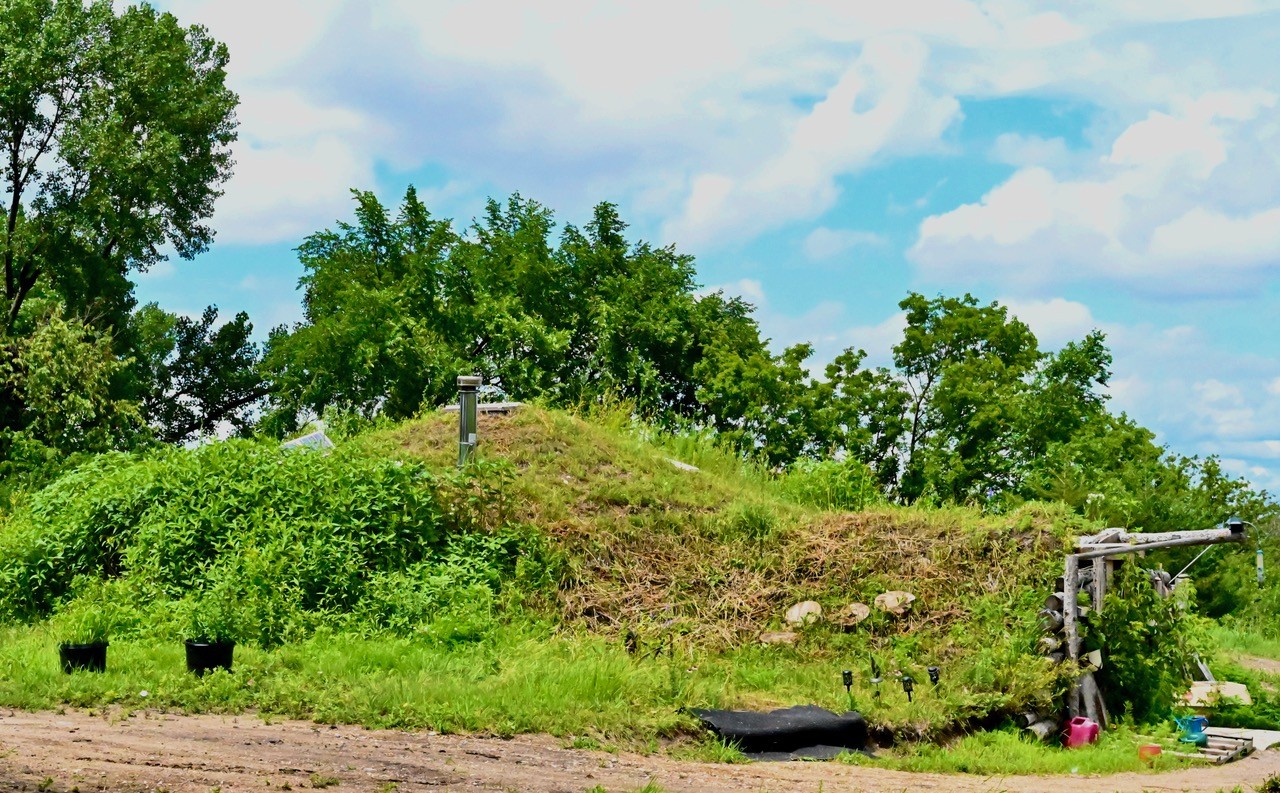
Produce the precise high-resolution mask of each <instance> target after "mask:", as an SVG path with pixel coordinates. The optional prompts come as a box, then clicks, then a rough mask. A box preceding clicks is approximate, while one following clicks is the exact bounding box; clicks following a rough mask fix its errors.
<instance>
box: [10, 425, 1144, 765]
mask: <svg viewBox="0 0 1280 793" xmlns="http://www.w3.org/2000/svg"><path fill="white" fill-rule="evenodd" d="M455 421H456V417H451V416H448V415H445V414H433V415H429V416H426V417H424V418H422V419H419V420H416V421H411V422H407V423H404V424H400V425H396V426H391V427H386V428H383V429H380V430H377V431H373V432H368V433H366V434H364V435H361V436H358V437H355V438H352V439H349V440H346V441H344V442H341V443H340V444H339V446H338V448H337V449H336V450H334V451H332V452H331V453H319V452H312V451H298V450H284V449H281V448H279V447H278V446H276V445H274V444H267V443H259V442H252V441H229V442H225V443H215V444H209V445H205V446H201V447H199V448H195V449H189V450H177V449H168V450H165V451H161V452H156V453H152V454H138V455H131V456H125V455H108V456H103V457H100V458H97V459H95V460H94V461H92V462H90V463H88V464H87V465H85V466H82V467H80V468H78V469H76V470H75V471H73V472H72V473H70V474H68V475H66V476H64V477H62V478H61V479H59V480H58V481H57V482H55V483H54V484H53V485H52V486H50V487H48V488H46V489H44V490H42V491H40V492H39V493H36V494H35V495H33V496H31V497H29V498H28V499H27V500H26V501H24V502H23V503H20V504H18V505H16V506H15V507H14V509H13V510H12V512H11V514H9V515H8V516H7V517H6V519H5V521H4V526H3V530H0V585H2V586H0V614H2V615H3V617H4V619H5V621H6V623H7V627H5V628H4V629H3V635H0V704H4V705H7V706H16V707H27V708H40V707H54V706H57V705H58V704H61V703H72V704H78V705H86V706H102V705H108V704H115V705H121V706H124V707H139V706H144V705H145V706H160V707H170V708H179V709H193V710H219V711H239V710H245V709H254V710H257V711H260V712H263V713H267V714H283V715H289V716H298V717H306V718H315V719H319V720H326V721H350V722H360V723H365V724H369V725H374V726H404V727H430V728H434V729H438V730H470V731H478V732H487V733H496V734H509V733H516V732H527V731H548V732H551V733H554V734H557V735H562V736H574V740H575V741H576V742H577V743H578V744H579V745H597V744H604V745H608V744H624V745H628V746H633V747H634V746H640V747H643V746H656V745H657V743H658V742H660V741H666V740H668V739H672V738H681V737H682V736H696V735H698V732H697V730H696V727H695V724H694V722H693V721H692V719H691V718H690V717H688V716H687V715H684V709H685V708H690V707H749V708H764V707H771V706H785V705H792V704H798V703H810V702H812V703H817V704H820V705H823V706H826V707H830V708H833V709H844V708H847V707H849V705H850V702H849V699H848V698H847V697H846V693H845V690H844V689H843V687H842V686H841V685H840V672H841V670H843V669H851V670H853V671H854V672H855V685H854V688H853V691H852V700H853V703H852V704H853V705H854V706H855V707H857V708H858V709H860V710H862V711H863V712H864V713H865V714H866V716H867V717H868V720H869V721H870V722H871V723H872V724H873V725H874V726H875V727H877V728H880V729H881V730H882V734H884V733H893V734H896V735H899V736H910V737H937V736H941V735H945V734H950V733H953V732H955V731H956V730H958V729H959V730H962V729H966V728H970V727H972V726H974V725H976V724H979V723H991V724H994V723H998V722H999V721H1001V720H1002V719H1003V718H1005V717H1007V716H1009V715H1011V714H1014V713H1018V712H1021V711H1024V710H1027V709H1031V708H1035V707H1037V706H1044V705H1046V704H1047V703H1048V702H1049V701H1050V700H1052V699H1053V698H1054V697H1055V696H1056V695H1057V694H1059V693H1060V691H1061V686H1062V685H1063V683H1064V681H1063V679H1062V676H1061V673H1060V672H1059V671H1057V670H1056V669H1055V668H1054V667H1052V666H1051V665H1050V664H1049V663H1048V662H1047V661H1046V660H1044V659H1043V658H1041V657H1040V656H1039V655H1038V654H1037V653H1036V652H1035V643H1036V640H1037V638H1038V637H1039V631H1038V626H1037V624H1036V616H1035V615H1036V611H1037V609H1038V608H1039V606H1040V603H1041V601H1042V600H1043V598H1044V595H1045V594H1046V591H1047V589H1048V587H1049V586H1050V585H1051V584H1052V581H1053V578H1054V576H1055V574H1056V571H1057V568H1058V566H1059V565H1060V564H1061V554H1062V549H1063V547H1064V543H1065V541H1066V539H1067V538H1068V537H1069V535H1070V534H1071V533H1073V532H1076V531H1081V530H1086V529H1087V527H1085V526H1083V525H1082V524H1081V522H1080V520H1079V519H1078V518H1077V517H1075V516H1073V515H1072V514H1071V513H1070V512H1069V511H1068V510H1066V509H1065V508H1059V507H1056V506H1051V505H1036V504H1032V505H1028V506H1025V507H1023V508H1021V509H1020V510H1018V511H1016V512H1014V513H1012V514H1008V515H983V514H981V513H979V512H977V511H972V510H967V509H961V508H953V509H941V510H937V509H924V508H919V509H917V508H903V507H893V506H888V505H883V504H881V505H870V506H868V507H866V508H864V509H862V510H861V511H859V512H856V513H849V512H840V511H836V510H831V509H826V508H821V507H818V506H814V505H813V503H812V502H813V501H814V499H813V498H812V493H813V492H815V486H814V485H815V483H814V482H813V481H805V482H798V481H795V480H794V479H793V480H792V481H788V478H787V477H778V476H775V475H772V474H770V473H769V472H766V471H763V470H760V469H757V468H755V467H753V466H751V465H746V464H743V463H742V462H741V461H740V460H738V459H735V458H734V457H732V456H731V455H728V454H725V453H724V452H722V451H721V450H719V449H718V448H717V447H716V446H715V445H714V444H709V443H706V442H703V441H699V440H698V439H696V438H670V437H663V436H658V435H655V434H653V433H646V432H641V431H637V430H635V429H634V428H631V427H628V426H625V425H624V422H622V421H621V420H620V419H617V418H613V419H609V418H608V417H606V419H605V420H601V421H584V420H582V419H580V418H576V417H574V416H571V415H569V414H566V413H560V412H554V411H545V410H541V409H536V408H531V407H529V408H525V409H523V410H521V411H519V412H517V413H515V414H513V415H511V416H496V415H494V416H485V417H483V418H482V421H481V437H482V446H481V450H482V453H481V459H480V460H479V461H478V462H477V463H476V464H475V465H473V466H471V467H470V468H468V469H467V470H466V471H464V472H462V473H459V472H456V471H455V470H454V466H453V462H454V459H455V455H456V446H455V443H456V440H455V438H456V436H455V433H456V424H455ZM673 460H678V461H679V462H682V463H685V464H687V465H693V466H696V467H697V469H698V470H688V469H687V466H686V467H678V466H677V465H675V464H674V463H673ZM815 475H816V474H814V473H813V472H812V471H808V472H798V473H797V474H796V475H795V476H809V477H811V478H812V477H813V476H815ZM821 484H822V483H821V482H819V483H818V485H821ZM837 485H838V483H837ZM833 486H835V485H833ZM816 490H817V491H821V490H822V487H817V488H816ZM835 501H837V502H838V501H839V499H835ZM823 503H833V502H831V501H827V502H823ZM898 589H900V590H906V591H909V592H911V593H913V594H914V595H916V598H917V600H916V601H915V603H914V604H913V606H912V608H911V609H910V610H909V611H908V612H907V613H906V614H905V615H902V616H894V615H892V614H889V613H885V612H883V611H880V610H878V609H874V608H873V609H872V614H871V616H870V617H869V618H867V619H866V620H864V621H862V622H860V623H858V624H856V625H850V626H843V625H839V624H837V622H836V621H834V620H826V621H820V622H817V623H814V624H811V625H806V626H802V627H799V628H794V629H792V630H795V632H796V633H797V637H796V640H795V642H794V643H792V644H785V643H784V644H771V645H766V644H763V643H761V642H760V640H759V637H760V635H761V633H762V632H766V631H780V630H783V629H785V628H786V627H787V626H785V625H784V624H783V614H784V612H785V610H786V609H787V607H788V606H790V605H791V604H793V603H795V602H797V601H800V600H810V599H811V600H816V601H818V602H819V603H820V604H821V605H822V606H823V608H824V610H825V611H826V613H827V614H828V615H835V616H838V615H839V614H840V613H841V612H842V609H844V607H846V606H848V605H849V604H851V603H866V604H870V603H872V602H873V600H874V598H875V597H876V595H878V594H880V593H882V592H885V591H888V590H898ZM202 633H203V634H211V633H218V634H219V635H222V636H226V637H228V638H234V639H236V640H237V641H238V642H239V645H238V647H237V657H236V662H235V664H236V665H235V672H234V673H233V674H230V675H229V674H225V673H215V674H212V675H209V676H206V677H204V678H196V677H194V676H191V675H188V674H186V673H185V672H184V670H183V668H182V664H181V652H182V651H181V645H180V640H181V639H185V638H193V636H194V635H196V634H202ZM90 634H101V635H106V636H109V638H110V640H111V643H112V644H111V650H110V653H111V655H110V660H109V671H108V672H107V673H106V674H105V675H87V674H77V675H63V674H61V673H60V672H59V670H58V668H57V663H56V644H57V643H58V642H59V641H66V640H69V639H72V638H85V637H86V636H88V635H90ZM873 657H874V658H875V659H876V660H877V662H878V664H879V668H880V669H881V670H882V672H883V674H884V677H886V678H888V681H887V682H886V683H885V684H884V685H883V686H882V687H881V691H880V695H879V696H875V690H874V689H873V687H872V686H871V684H870V683H869V678H870V677H871V674H870V661H871V659H872V658H873ZM928 666H938V667H940V668H941V683H940V685H938V686H937V687H936V688H935V687H932V686H930V685H929V684H928V683H924V682H923V681H926V680H927V675H926V673H925V668H926V667H928ZM896 672H906V673H909V674H910V675H911V676H913V677H914V678H915V679H916V680H917V681H922V682H921V684H919V685H918V686H917V691H916V695H915V697H914V701H913V702H911V703H908V701H907V699H906V697H905V695H904V694H903V692H902V691H901V689H900V688H899V687H898V685H897V683H896V680H895V678H894V677H893V673H896ZM144 692H145V693H144ZM698 740H701V739H698ZM694 745H696V746H702V747H703V748H702V749H700V750H699V751H703V752H706V751H710V752H711V753H712V755H713V756H716V753H717V752H719V751H720V750H719V749H716V748H714V747H712V746H710V745H709V744H706V743H696V742H695V744H694ZM1121 754H1123V753H1116V757H1117V758H1119V757H1120V756H1121ZM1124 756H1125V757H1128V755H1124ZM1116 762H1117V763H1118V764H1119V767H1125V766H1126V764H1127V763H1128V762H1129V761H1128V760H1125V761H1120V760H1117V761H1116Z"/></svg>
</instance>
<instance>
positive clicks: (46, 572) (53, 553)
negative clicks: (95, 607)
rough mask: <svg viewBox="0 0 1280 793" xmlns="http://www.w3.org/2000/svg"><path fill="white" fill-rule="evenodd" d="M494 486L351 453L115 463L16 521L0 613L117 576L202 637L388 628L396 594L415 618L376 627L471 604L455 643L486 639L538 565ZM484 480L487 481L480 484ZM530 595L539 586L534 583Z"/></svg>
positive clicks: (277, 637) (6, 535)
mask: <svg viewBox="0 0 1280 793" xmlns="http://www.w3.org/2000/svg"><path fill="white" fill-rule="evenodd" d="M495 473H496V472H494V471H492V470H477V471H473V472H471V473H468V474H465V475H464V474H453V473H448V474H444V475H438V474H433V473H431V472H429V471H428V470H427V469H426V468H425V467H423V466H421V465H416V464H412V463H402V462H397V461H391V460H386V459H380V458H376V457H369V456H363V455H360V454H358V453H354V452H352V451H349V450H341V449H340V450H337V451H335V452H333V453H332V454H318V453H310V452H290V451H282V450H280V449H278V448H275V447H272V446H266V445H261V444H256V443H251V442H247V441H231V442H226V443H219V444H210V445H207V446H204V447H200V448H198V449H194V450H185V451H184V450H172V451H162V452H156V453H153V454H148V455H143V456H135V457H129V456H125V455H105V456H102V457H99V458H97V459H95V460H93V461H91V462H90V463H88V464H86V465H84V466H82V467H80V468H78V469H76V470H75V471H74V472H72V473H70V474H68V475H66V476H64V477H62V478H60V479H59V480H58V481H57V482H55V483H54V484H53V485H51V486H50V487H49V488H47V489H45V490H44V491H42V492H41V493H39V494H37V495H36V496H34V497H32V498H31V499H30V501H29V502H27V503H26V504H25V505H24V506H23V508H22V509H20V510H19V511H18V512H16V513H15V514H14V515H13V516H12V517H11V519H10V520H9V521H8V523H7V524H6V526H5V527H4V530H3V533H2V534H0V581H3V582H4V593H3V595H0V611H2V612H3V613H4V614H5V615H7V616H8V617H9V618H19V619H33V618H38V617H40V616H41V615H45V614H48V613H49V612H50V611H51V610H53V609H54V608H55V607H57V606H58V604H60V603H64V602H66V601H67V600H68V599H72V600H75V599H77V598H76V595H75V592H74V590H73V582H74V581H75V579H76V577H77V576H94V577H106V578H112V579H119V580H120V581H122V582H125V583H126V584H127V585H128V586H129V587H131V588H132V589H133V591H134V592H135V597H139V598H140V599H141V600H142V601H143V602H147V603H151V604H152V608H153V613H154V614H156V615H157V617H156V620H155V624H161V623H164V621H165V618H164V617H163V615H164V614H166V613H169V612H171V611H173V609H172V608H171V607H170V606H171V604H174V603H181V602H182V601H189V602H187V603H185V604H184V605H182V606H181V607H180V608H179V609H178V610H179V611H184V613H187V614H188V616H189V617H190V618H191V619H193V620H197V621H198V622H199V623H200V624H201V625H203V626H204V630H203V631H202V632H207V633H212V634H217V635H212V636H208V637H200V638H240V639H246V640H248V639H251V640H253V641H257V642H260V643H263V644H268V645H270V644H277V643H279V642H281V641H284V640H286V639H290V638H296V637H298V636H303V635H306V634H308V633H309V632H311V631H312V630H314V629H315V628H316V627H317V626H319V625H322V624H340V623H342V622H344V621H346V620H349V619H351V618H350V616H348V615H350V614H368V615H375V614H379V613H386V612H387V611H388V607H387V606H386V604H385V602H384V601H385V599H386V597H388V593H389V592H390V593H399V594H398V595H397V597H399V598H400V606H401V607H404V606H406V603H405V602H404V601H405V599H406V598H408V599H409V600H414V599H415V598H416V600H414V602H415V603H416V604H417V605H416V611H415V610H414V608H407V607H406V608H403V609H401V608H396V609H391V611H394V612H396V613H397V614H398V617H397V619H383V620H375V621H373V622H372V623H371V624H370V625H369V626H368V627H369V628H370V629H379V630H391V631H400V632H408V631H410V630H416V629H418V628H419V623H416V622H412V623H411V622H409V621H408V619H409V615H414V616H416V617H418V618H420V619H426V618H427V616H428V615H433V614H434V612H433V609H436V608H438V607H441V606H442V605H447V604H445V603H444V602H443V600H442V597H443V595H442V593H448V597H449V598H452V599H454V600H455V601H460V600H461V601H466V603H465V604H464V605H466V609H463V611H464V612H465V613H466V615H467V616H466V620H467V621H469V622H468V623H467V624H468V625H470V626H471V627H468V628H462V629H453V628H451V629H450V631H451V634H450V635H453V634H455V633H458V632H459V631H461V632H462V633H463V634H466V633H467V631H471V633H472V634H474V633H475V630H476V629H475V627H474V623H475V614H476V613H479V612H477V611H476V609H479V610H480V612H483V611H485V609H486V608H487V606H485V605H484V604H486V603H491V602H492V598H493V597H494V596H495V595H496V594H497V593H498V592H499V590H501V588H502V586H503V584H504V582H505V581H507V580H511V579H513V578H514V576H512V575H511V574H512V573H513V572H514V571H515V568H516V566H517V560H518V559H519V558H521V557H522V556H523V557H528V556H529V555H530V554H531V553H533V558H534V560H535V561H536V558H537V557H536V553H534V551H533V545H535V544H536V543H534V542H533V540H532V539H531V538H527V537H526V535H523V534H518V533H515V534H513V533H512V530H506V529H500V528H498V527H499V526H500V523H501V519H500V518H499V517H496V516H494V515H492V514H491V511H492V510H493V509H495V508H497V507H495V503H500V500H497V499H495V498H494V497H493V494H492V492H491V491H492V488H493V481H499V482H500V481H501V476H500V474H499V475H497V477H496V480H495V476H494V474H495ZM477 475H480V476H483V477H484V478H486V479H488V480H490V482H489V483H487V484H477V478H476V477H477ZM491 527H492V532H493V533H489V532H490V531H491ZM518 580H519V582H520V584H521V585H522V586H529V585H531V584H532V583H536V582H537V579H536V576H534V575H533V574H530V575H529V576H526V578H524V579H518ZM454 584H459V585H461V589H460V590H456V591H455V590H454V589H453V588H452V585H454ZM477 587H478V588H477ZM482 589H483V590H484V591H483V592H481V590H482ZM467 593H469V595H470V598H469V599H468V597H467ZM476 602H478V603H480V604H481V605H480V606H476V605H475V603H476ZM380 603H382V605H379V604H380ZM194 627H195V626H191V627H188V626H186V625H175V626H173V628H172V630H173V631H174V632H179V633H186V632H187V631H188V630H191V629H192V628H194ZM223 634H225V635H223ZM186 638H190V637H186Z"/></svg>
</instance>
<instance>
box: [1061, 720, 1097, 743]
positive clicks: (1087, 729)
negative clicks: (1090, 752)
mask: <svg viewBox="0 0 1280 793" xmlns="http://www.w3.org/2000/svg"><path fill="white" fill-rule="evenodd" d="M1098 729H1099V728H1098V722H1096V721H1094V720H1093V719H1086V718H1085V717H1084V716H1076V717H1075V718H1074V719H1072V720H1071V721H1070V722H1069V723H1068V724H1067V748H1069V749H1075V748H1076V747H1078V746H1084V745H1085V744H1089V743H1093V742H1094V741H1096V740H1098Z"/></svg>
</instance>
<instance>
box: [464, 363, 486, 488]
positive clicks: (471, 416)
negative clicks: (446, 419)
mask: <svg viewBox="0 0 1280 793" xmlns="http://www.w3.org/2000/svg"><path fill="white" fill-rule="evenodd" d="M482 382H483V380H482V379H481V377H480V376H479V375H461V376H459V377H458V467H459V468H461V467H462V466H464V465H466V464H467V460H469V459H471V455H472V454H474V453H475V450H476V429H477V424H476V399H477V395H476V392H477V391H478V390H479V389H480V384H481V383H482Z"/></svg>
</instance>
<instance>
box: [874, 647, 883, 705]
mask: <svg viewBox="0 0 1280 793" xmlns="http://www.w3.org/2000/svg"><path fill="white" fill-rule="evenodd" d="M883 682H884V678H883V677H881V676H880V666H879V665H878V664H876V659H875V656H872V657H871V685H872V686H874V687H875V689H874V690H875V693H874V694H873V695H872V696H874V697H875V698H876V699H880V684H881V683H883Z"/></svg>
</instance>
